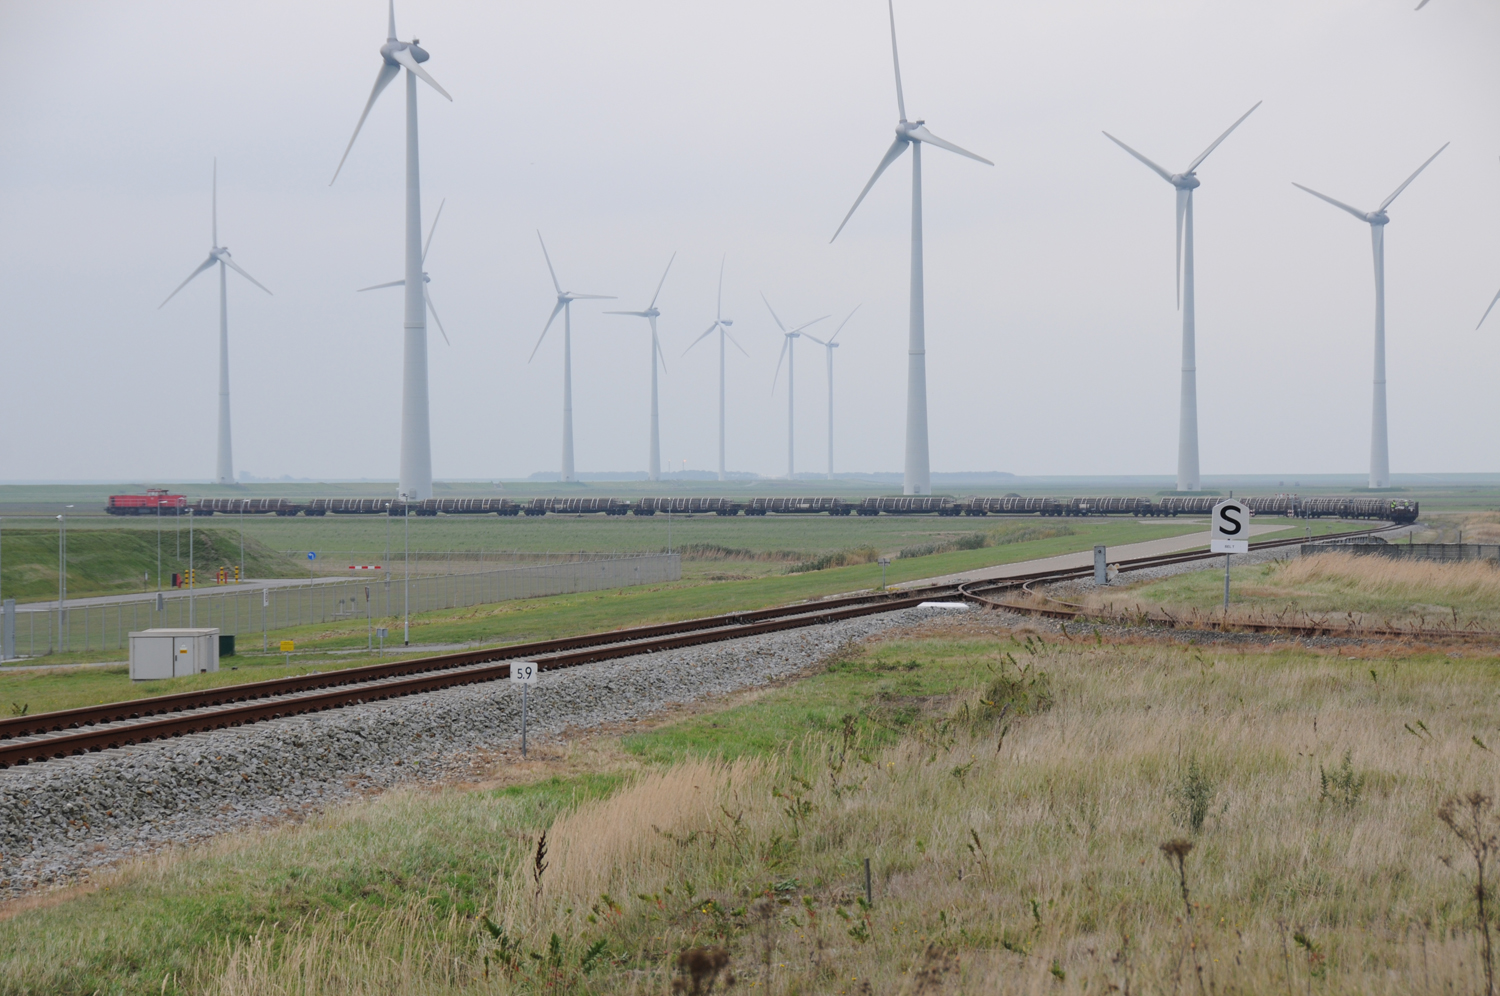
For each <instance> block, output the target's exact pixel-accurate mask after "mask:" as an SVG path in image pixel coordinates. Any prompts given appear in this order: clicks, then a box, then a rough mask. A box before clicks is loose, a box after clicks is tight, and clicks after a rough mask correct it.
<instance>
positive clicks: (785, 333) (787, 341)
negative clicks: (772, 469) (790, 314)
mask: <svg viewBox="0 0 1500 996" xmlns="http://www.w3.org/2000/svg"><path fill="white" fill-rule="evenodd" d="M760 299H761V300H762V301H766V296H765V295H764V294H762V295H761V296H760ZM766 310H767V311H769V312H770V313H771V317H772V318H775V319H776V327H777V328H779V329H781V335H782V340H781V355H780V356H779V357H777V358H776V376H775V377H772V378H771V393H772V394H775V393H776V381H777V379H778V378H780V377H781V361H782V360H786V479H787V480H789V481H790V480H791V479H792V476H793V473H794V472H795V470H796V467H795V462H796V461H795V460H794V459H793V457H794V456H795V454H796V448H795V445H794V442H793V441H794V439H795V438H796V436H795V433H794V432H793V429H794V428H795V419H794V415H795V414H796V409H795V404H794V403H795V401H796V398H797V392H796V391H794V390H793V389H792V388H793V386H794V383H795V382H794V380H793V378H792V374H793V367H792V360H793V359H794V358H795V357H794V352H795V351H794V350H793V349H792V344H793V343H795V342H796V340H797V338H798V337H799V336H801V335H802V330H803V329H805V328H807V327H808V326H811V325H816V324H818V323H819V322H821V321H822V320H823V318H827V317H828V316H827V315H824V316H822V318H814V319H813V320H812V321H810V322H804V323H803V324H801V325H798V326H797V327H796V328H794V329H788V328H787V327H786V326H785V325H783V324H781V319H780V318H779V317H778V316H777V314H776V309H775V308H773V307H771V302H770V301H766ZM809 338H811V337H810V336H809Z"/></svg>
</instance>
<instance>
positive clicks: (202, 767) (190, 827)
mask: <svg viewBox="0 0 1500 996" xmlns="http://www.w3.org/2000/svg"><path fill="white" fill-rule="evenodd" d="M941 612H942V610H936V613H941ZM934 614H935V611H934V610H930V609H929V610H924V609H907V610H904V611H900V612H891V613H884V614H880V615H872V616H864V617H861V618H858V619H849V620H844V621H841V622H835V623H829V624H826V625H819V626H812V627H808V628H806V629H795V630H788V631H785V632H781V633H770V634H765V635H761V636H754V637H747V638H744V639H740V640H733V641H729V642H726V643H715V644H705V645H702V646H698V647H690V648H685V649H682V650H676V651H670V652H666V653H658V654H646V655H641V656H636V657H627V658H621V659H619V660H613V661H603V662H599V663H595V664H588V665H584V666H581V667H575V668H567V669H561V670H557V671H545V672H543V673H542V674H541V675H540V680H539V683H538V684H537V685H535V686H533V688H532V689H531V691H530V693H529V702H528V706H527V726H528V730H529V731H530V733H531V734H533V735H540V736H542V737H546V736H549V735H551V736H556V735H557V734H560V733H561V732H562V731H564V730H566V729H569V728H588V727H592V726H598V725H601V724H610V723H622V722H630V721H633V720H638V719H642V718H644V717H646V716H649V715H650V714H652V713H655V712H659V711H661V710H663V709H665V708H667V707H669V706H672V705H674V704H679V703H685V702H690V701H693V700H696V699H702V698H705V697H708V696H714V695H722V694H725V693H728V692H734V691H739V690H742V689H746V688H753V687H757V686H762V685H766V684H768V683H771V682H774V681H776V680H778V679H781V678H785V677H788V676H790V675H794V674H797V673H800V672H804V671H807V670H809V669H811V668H814V667H816V666H817V665H818V664H819V663H820V662H822V661H824V660H826V659H828V658H829V657H830V656H832V655H834V654H837V653H838V652H840V651H841V650H843V649H845V648H847V647H848V646H849V645H850V644H851V643H854V642H857V641H859V640H862V639H864V638H866V637H869V636H872V635H874V634H876V633H879V632H881V631H882V630H886V629H889V628H891V627H893V626H901V625H910V624H913V623H917V622H921V621H923V620H926V619H929V618H931V617H932V616H933V615H934ZM520 722H521V695H520V691H519V689H518V688H512V686H511V684H510V683H509V682H505V681H497V682H488V683H485V684H479V685H467V686H461V687H457V688H449V689H443V690H441V691H436V692H430V693H426V694H423V695H416V696H411V697H408V698H400V699H393V700H388V701H384V702H378V703H371V704H369V705H359V706H349V707H345V708H342V709H335V710H330V711H328V712H322V713H314V714H310V715H303V716H293V717H287V718H284V719H277V720H272V721H270V722H265V723H257V724H254V725H251V726H246V727H241V728H238V729H228V730H218V731H214V732H211V733H200V734H193V735H190V736H185V737H180V738H177V739H172V740H165V741H158V742H155V743H150V744H143V745H139V746H133V747H125V748H119V749H115V750H107V751H100V752H98V753H93V754H85V755H81V756H78V757H72V758H65V759H59V760H54V761H48V762H45V763H41V764H30V765H21V766H17V767H13V768H8V769H5V770H0V897H5V896H15V895H19V894H21V893H24V892H28V891H30V890H33V889H36V888H39V887H48V886H56V885H59V884H64V883H68V882H72V881H75V880H77V879H78V878H80V877H81V876H86V875H87V874H88V873H89V872H90V871H91V870H94V869H98V868H103V867H107V866H110V865H113V864H116V863H118V862H119V861H120V860H121V859H122V858H125V857H129V856H132V855H140V854H145V853H149V852H151V851H153V850H156V849H158V848H161V847H163V846H167V845H171V844H184V843H190V842H193V841H199V840H204V839H206V838H209V837H212V836H214V835H216V834H221V833H225V832H227V831H231V830H236V829H242V828H245V827H248V826H253V825H259V824H265V823H268V822H276V821H281V820H286V819H293V818H298V817H300V816H303V815H305V814H308V813H310V812H315V811H317V810H319V809H322V808H324V807H327V806H328V805H330V804H332V803H336V802H339V801H342V800H345V799H348V798H351V797H353V796H357V795H361V794H365V793H368V792H370V791H373V790H379V789H383V788H388V787H391V786H394V785H397V784H401V783H404V782H413V781H425V782H440V781H445V780H451V779H453V777H454V771H455V770H456V769H458V768H460V767H464V766H463V765H462V763H461V759H462V757H463V755H465V754H468V753H472V752H473V751H475V750H476V749H481V748H496V747H502V746H507V747H508V746H510V745H511V744H512V742H515V741H518V740H519V737H520ZM465 770H467V769H466V768H465Z"/></svg>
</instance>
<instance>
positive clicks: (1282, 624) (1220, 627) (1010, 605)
mask: <svg viewBox="0 0 1500 996" xmlns="http://www.w3.org/2000/svg"><path fill="white" fill-rule="evenodd" d="M1393 528H1396V527H1394V526H1382V527H1379V528H1375V529H1364V530H1359V531H1358V532H1355V533H1339V534H1337V537H1338V538H1346V537H1349V536H1356V535H1373V534H1375V533H1380V532H1385V531H1387V530H1389V529H1393ZM1319 538H1320V539H1322V538H1331V537H1319ZM1303 542H1305V540H1303V539H1289V540H1266V541H1262V542H1259V543H1251V544H1250V549H1251V551H1252V552H1255V551H1259V550H1270V549H1275V548H1277V547H1286V546H1293V545H1298V544H1301V543H1303ZM1219 556H1220V555H1219V554H1209V553H1204V552H1202V551H1195V552H1192V553H1179V554H1169V555H1166V556H1162V557H1142V558H1138V559H1136V560H1128V561H1121V562H1120V563H1119V565H1118V566H1119V568H1120V570H1121V571H1126V570H1143V569H1147V568H1151V567H1166V566H1170V565H1172V564H1182V563H1189V562H1191V561H1195V560H1206V559H1216V558H1217V557H1219ZM1092 575H1093V568H1091V567H1090V568H1079V569H1077V570H1065V571H1054V572H1051V573H1049V574H1046V575H1042V576H1035V577H1028V578H1026V579H1024V580H1022V581H1020V583H1019V584H1016V585H1013V586H1010V588H1011V589H1012V590H1014V589H1016V588H1019V589H1020V590H1022V591H1024V592H1026V593H1027V594H1032V595H1039V596H1040V597H1042V598H1046V599H1047V600H1048V601H1049V602H1052V603H1054V605H1056V606H1058V607H1057V608H1053V607H1052V606H1044V605H1034V604H1025V603H1019V602H1013V601H1007V600H1004V599H999V598H987V597H985V596H984V595H982V594H980V591H982V590H985V589H984V584H985V583H982V582H980V583H969V584H962V585H959V589H958V591H959V594H960V595H962V596H963V597H964V598H967V599H969V600H971V601H974V602H976V603H978V604H980V605H983V606H985V607H987V608H992V609H1003V610H1005V611H1007V612H1016V613H1020V614H1022V615H1033V616H1042V617H1044V618H1048V619H1058V620H1063V621H1076V620H1081V621H1086V622H1088V621H1092V622H1100V623H1112V624H1123V625H1134V626H1139V625H1142V624H1146V625H1152V626H1161V627H1164V628H1167V629H1177V628H1182V629H1197V630H1210V631H1218V632H1225V631H1234V632H1248V633H1276V634H1285V635H1288V636H1345V637H1354V638H1363V637H1379V638H1381V639H1403V638H1405V639H1461V640H1468V639H1475V640H1491V641H1494V640H1500V633H1497V632H1491V631H1488V630H1460V629H1441V630H1409V629H1390V628H1384V627H1366V626H1357V627H1356V626H1341V625H1335V624H1333V623H1328V622H1289V621H1286V620H1280V619H1278V620H1275V621H1272V622H1265V621H1260V622H1257V621H1250V620H1223V619H1212V618H1205V617H1201V616H1195V617H1193V618H1191V619H1178V618H1176V617H1174V616H1172V615H1171V614H1169V613H1167V612H1165V610H1163V612H1162V613H1160V614H1136V615H1107V614H1100V613H1091V612H1089V611H1088V610H1087V608H1086V607H1085V606H1082V605H1079V604H1078V603H1076V602H1067V601H1063V600H1062V599H1058V598H1052V597H1051V596H1049V595H1042V594H1041V593H1040V592H1037V591H1035V590H1034V589H1033V586H1034V585H1040V584H1051V583H1055V582H1060V581H1076V580H1079V579H1082V578H1087V577H1091V576H1092ZM991 590H993V589H991Z"/></svg>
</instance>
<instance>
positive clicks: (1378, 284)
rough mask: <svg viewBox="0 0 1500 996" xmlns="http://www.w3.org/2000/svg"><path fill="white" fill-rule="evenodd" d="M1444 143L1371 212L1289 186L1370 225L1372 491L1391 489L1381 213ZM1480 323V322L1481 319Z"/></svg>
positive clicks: (1383, 219) (1383, 217)
mask: <svg viewBox="0 0 1500 996" xmlns="http://www.w3.org/2000/svg"><path fill="white" fill-rule="evenodd" d="M1448 144H1449V143H1447V142H1444V143H1443V148H1442V149H1438V150H1437V152H1434V153H1433V154H1432V155H1431V156H1429V157H1428V159H1427V162H1425V163H1423V164H1422V165H1420V166H1418V167H1417V172H1416V173H1413V174H1412V175H1411V176H1409V177H1407V178H1406V182H1405V183H1403V184H1401V186H1399V187H1397V188H1396V189H1395V191H1394V192H1393V193H1392V194H1391V196H1389V197H1387V198H1386V199H1385V200H1383V201H1381V202H1380V207H1378V208H1376V209H1375V210H1374V211H1361V210H1359V209H1358V208H1352V207H1350V206H1349V205H1347V204H1345V203H1344V202H1343V201H1336V200H1334V199H1333V198H1332V197H1329V196H1328V195H1327V194H1320V193H1318V192H1317V191H1316V190H1313V189H1312V188H1311V187H1304V186H1302V184H1300V183H1293V184H1292V186H1294V187H1296V188H1297V189H1299V190H1305V191H1307V192H1308V193H1309V194H1312V195H1313V196H1314V197H1316V198H1318V199H1319V200H1324V201H1327V202H1328V203H1329V204H1332V205H1333V206H1334V207H1336V208H1341V209H1343V210H1345V211H1348V212H1349V213H1350V214H1352V215H1354V217H1356V218H1358V219H1359V220H1360V221H1363V222H1365V223H1367V224H1368V225H1369V226H1370V245H1371V247H1372V248H1373V250H1374V253H1375V389H1374V398H1373V401H1372V402H1371V405H1370V487H1372V488H1388V487H1390V486H1391V451H1390V443H1389V441H1388V439H1387V437H1386V415H1385V226H1386V225H1388V224H1389V223H1390V220H1391V219H1390V216H1389V215H1387V214H1386V213H1385V209H1386V208H1388V207H1390V206H1391V202H1392V201H1394V200H1395V199H1396V198H1397V197H1398V196H1400V194H1401V191H1403V190H1405V189H1406V188H1407V187H1408V186H1409V185H1410V184H1411V182H1412V181H1413V180H1415V179H1416V178H1417V175H1418V174H1419V173H1421V172H1422V171H1423V170H1424V169H1426V168H1427V167H1428V165H1429V164H1430V163H1431V162H1432V160H1434V159H1436V158H1437V157H1438V156H1439V155H1440V154H1442V151H1443V149H1446V148H1447V147H1448ZM1486 314H1488V312H1486ZM1480 321H1481V322H1483V321H1484V319H1480Z"/></svg>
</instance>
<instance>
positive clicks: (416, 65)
mask: <svg viewBox="0 0 1500 996" xmlns="http://www.w3.org/2000/svg"><path fill="white" fill-rule="evenodd" d="M391 58H393V59H395V60H396V61H397V62H399V63H401V65H403V66H405V67H406V68H407V70H409V71H410V72H411V73H412V74H413V75H415V76H417V77H418V78H419V79H421V80H422V81H423V82H425V83H426V84H427V85H428V86H430V87H432V88H433V89H434V90H436V91H437V92H438V93H440V94H442V95H443V96H444V97H447V98H448V99H449V100H452V99H453V98H452V96H450V95H449V93H448V91H447V90H444V89H443V88H442V87H440V86H438V81H437V80H435V79H433V78H432V77H431V76H429V75H428V74H427V70H425V69H423V68H422V64H421V63H420V62H418V61H417V60H416V57H415V56H413V55H412V54H411V50H410V49H406V48H401V49H397V50H396V51H395V52H392V53H391Z"/></svg>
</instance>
